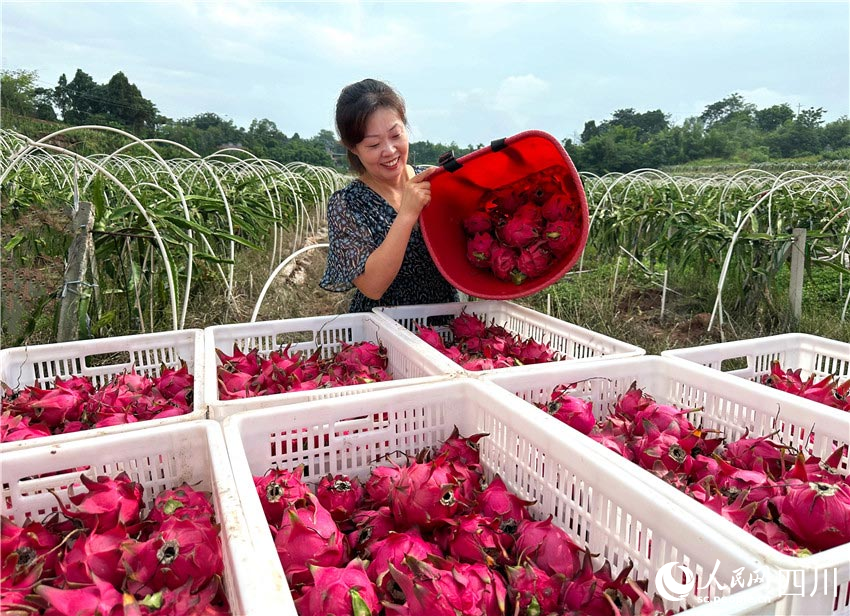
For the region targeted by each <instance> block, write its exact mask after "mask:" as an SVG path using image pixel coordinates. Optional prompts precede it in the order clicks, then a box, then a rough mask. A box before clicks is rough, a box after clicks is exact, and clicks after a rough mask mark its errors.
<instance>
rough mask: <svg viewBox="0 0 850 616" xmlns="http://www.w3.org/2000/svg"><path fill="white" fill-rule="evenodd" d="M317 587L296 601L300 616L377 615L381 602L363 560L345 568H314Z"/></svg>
mask: <svg viewBox="0 0 850 616" xmlns="http://www.w3.org/2000/svg"><path fill="white" fill-rule="evenodd" d="M310 574H311V575H312V577H313V580H312V581H313V585H311V586H309V587H307V588H306V589H305V590H304V594H303V595H302V596H301V597H300V598H299V599H297V600H296V602H295V607H296V608H297V609H298V612H299V614H302V615H305V616H306V615H307V614H311V615H312V614H315V615H317V616H324V615H332V616H366V615H368V614H375V615H377V614H378V612H379V611H380V609H381V603H380V601H379V600H378V595H377V592H376V589H375V585H374V584H373V583H372V581H371V580H370V579H369V577H368V576H367V575H366V571H365V569H364V566H363V561H362V560H360V559H359V558H355V559H354V560H351V561H349V563H348V564H347V565H346V566H345V567H320V566H316V565H311V567H310Z"/></svg>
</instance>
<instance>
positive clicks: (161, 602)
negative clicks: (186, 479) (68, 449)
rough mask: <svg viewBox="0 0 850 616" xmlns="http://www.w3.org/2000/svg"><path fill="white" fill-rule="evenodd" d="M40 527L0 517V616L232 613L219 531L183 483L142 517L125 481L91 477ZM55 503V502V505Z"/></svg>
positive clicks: (134, 487) (200, 495)
mask: <svg viewBox="0 0 850 616" xmlns="http://www.w3.org/2000/svg"><path fill="white" fill-rule="evenodd" d="M81 481H82V483H83V485H84V486H85V488H86V489H87V491H85V492H82V493H76V494H75V493H73V490H72V489H71V488H69V490H68V499H69V501H70V506H66V505H65V504H63V503H62V502H61V501H59V507H60V512H57V513H54V514H50V515H49V516H48V517H47V518H46V519H45V520H44V521H43V522H37V521H33V520H31V519H26V520H24V521H23V523H22V524H20V525H19V524H16V523H15V522H13V521H12V520H10V519H8V518H5V517H3V518H0V531H2V533H1V534H2V537H1V538H0V547H2V563H0V612H2V613H3V614H20V615H24V616H25V615H28V614H44V616H79V615H81V614H100V615H102V616H153V615H156V616H185V615H188V614H206V615H208V616H214V615H217V614H218V615H225V614H229V613H230V610H229V607H228V602H227V597H226V595H225V594H224V590H223V585H222V577H221V576H222V573H223V571H224V564H223V560H222V553H221V544H220V541H219V526H218V524H217V523H216V519H215V511H214V509H213V506H212V504H211V503H210V500H209V495H208V494H207V493H206V492H201V491H196V490H195V489H193V488H192V487H190V486H188V485H186V484H184V485H182V486H181V487H179V488H176V489H173V490H165V491H163V492H160V493H159V494H158V495H157V496H156V497H155V499H154V501H153V504H152V506H151V507H150V509H149V510H148V511H147V512H144V509H145V505H144V499H143V488H142V485H141V484H139V483H137V482H134V481H132V480H131V479H130V477H129V476H128V475H127V474H126V473H123V472H122V473H119V474H118V475H116V476H115V477H114V478H111V477H108V476H100V477H97V479H94V480H92V479H89V478H87V477H86V476H85V475H82V477H81ZM58 500H59V499H58V497H57V501H58Z"/></svg>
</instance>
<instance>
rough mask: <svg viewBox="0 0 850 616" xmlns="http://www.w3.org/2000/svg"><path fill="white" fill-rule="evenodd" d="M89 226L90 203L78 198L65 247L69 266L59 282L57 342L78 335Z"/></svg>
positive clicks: (89, 246) (88, 253)
mask: <svg viewBox="0 0 850 616" xmlns="http://www.w3.org/2000/svg"><path fill="white" fill-rule="evenodd" d="M92 227H94V211H93V210H92V207H91V203H89V202H88V201H80V204H79V207H78V208H77V211H76V213H75V214H74V218H73V221H72V222H71V230H72V233H73V234H74V237H73V239H72V240H71V246H70V247H69V248H68V266H67V267H66V269H65V279H64V284H63V286H62V294H61V298H62V303H61V305H60V308H59V327H58V330H57V332H56V339H57V340H58V341H59V342H67V341H69V340H77V339H79V337H80V336H79V334H80V315H79V308H80V297H81V295H82V293H83V292H84V291H85V288H86V281H85V278H86V272H88V269H89V262H90V261H91V260H92V259H93V258H94V243H93V242H92V238H91V231H92Z"/></svg>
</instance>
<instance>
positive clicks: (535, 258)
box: [516, 241, 553, 278]
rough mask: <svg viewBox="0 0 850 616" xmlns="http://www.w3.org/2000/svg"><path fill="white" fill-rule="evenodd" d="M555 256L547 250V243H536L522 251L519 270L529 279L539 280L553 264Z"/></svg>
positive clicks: (518, 265)
mask: <svg viewBox="0 0 850 616" xmlns="http://www.w3.org/2000/svg"><path fill="white" fill-rule="evenodd" d="M552 261H553V256H552V253H551V252H549V250H547V249H546V242H545V241H541V242H535V243H533V244H531V245H527V246H526V247H525V248H523V249H522V250H520V252H519V257H518V258H517V263H516V266H517V269H518V270H519V271H520V272H521V273H523V274H525V275H526V276H527V277H528V278H539V277H540V276H542V275H543V274H544V273H545V272H546V270H547V269H548V268H549V266H550V265H551V264H552Z"/></svg>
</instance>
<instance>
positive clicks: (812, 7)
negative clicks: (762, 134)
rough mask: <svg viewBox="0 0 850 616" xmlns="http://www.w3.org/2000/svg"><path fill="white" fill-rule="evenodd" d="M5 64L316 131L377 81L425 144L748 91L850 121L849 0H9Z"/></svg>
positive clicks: (555, 130)
mask: <svg viewBox="0 0 850 616" xmlns="http://www.w3.org/2000/svg"><path fill="white" fill-rule="evenodd" d="M0 67H1V68H2V69H3V70H18V69H24V70H32V71H36V72H37V73H38V82H39V85H41V86H43V87H53V86H55V85H56V83H57V81H58V79H59V76H60V75H61V74H63V73H64V74H65V75H66V76H67V78H68V80H69V81H70V80H71V79H72V78H73V75H74V73H75V72H76V70H77V69H82V70H83V71H85V72H86V73H88V74H89V75H90V76H91V77H92V78H93V79H94V80H95V81H96V82H98V83H106V82H108V81H109V79H110V78H111V77H112V75H114V74H115V73H117V72H118V71H123V72H124V74H125V75H126V76H127V78H128V79H129V80H130V82H132V83H134V84H135V85H136V86H137V87H138V88H139V89H140V91H141V93H142V95H143V96H144V97H145V98H147V99H149V100H151V101H152V102H153V103H154V104H155V105H156V106H157V108H158V110H159V112H160V113H161V114H163V115H165V116H167V117H169V118H172V119H181V118H189V117H192V116H194V115H197V114H200V113H206V112H212V113H216V114H218V115H219V116H221V117H223V118H226V119H229V120H232V121H233V122H234V124H236V125H237V126H240V127H243V128H246V129H247V128H248V127H249V126H250V124H251V122H252V120H254V119H269V120H271V121H273V122H274V123H275V124H276V125H277V128H278V129H279V130H280V131H282V132H283V133H285V134H287V135H289V136H292V135H293V134H295V133H298V134H299V135H300V136H301V137H305V138H309V137H312V136H314V135H316V134H318V132H319V131H320V130H322V129H327V130H334V106H335V104H336V98H337V96H338V95H339V92H340V90H341V89H342V88H343V87H344V86H345V85H347V84H349V83H353V82H355V81H359V80H360V79H363V78H366V77H372V78H375V79H381V80H383V81H386V82H387V83H389V84H391V85H392V86H394V87H395V88H396V89H397V90H398V91H399V92H400V93H401V95H402V96H403V97H404V99H405V101H406V104H407V112H408V120H409V123H410V127H411V136H410V138H411V140H412V141H431V142H434V143H443V144H450V143H452V142H454V143H456V144H458V145H460V146H466V145H477V144H488V143H489V142H490V141H492V140H493V139H496V138H499V137H506V136H510V135H513V134H516V133H518V132H520V131H522V130H527V129H537V130H543V131H546V132H548V133H550V134H552V135H554V136H555V137H557V138H558V139H565V138H571V139H573V140H574V141H578V139H579V135H580V134H581V132H582V130H583V128H584V124H585V122H587V121H589V120H595V121H596V123H597V124H599V123H600V122H602V121H604V120H606V119H610V118H611V115H612V114H613V113H614V112H615V111H617V110H619V109H626V108H632V109H634V110H635V111H636V112H646V111H654V110H657V109H660V110H661V111H663V112H664V113H667V114H669V116H670V120H671V122H672V123H674V124H681V123H682V122H683V121H684V120H685V119H686V118H689V117H694V116H698V115H699V114H700V113H702V111H703V110H704V109H705V107H706V106H708V105H710V104H712V103H714V102H717V101H720V100H722V99H724V98H726V97H728V96H729V95H731V94H733V93H738V94H740V95H741V96H742V97H743V98H744V100H745V101H746V102H748V103H752V104H754V105H756V107H757V108H759V109H761V108H764V107H769V106H771V105H776V104H781V103H787V104H789V105H790V106H791V107H792V108H793V109H794V110H795V111H797V110H798V109H806V108H809V107H814V108H818V107H822V108H823V109H825V110H826V114H825V115H824V119H825V120H826V121H827V122H829V121H833V120H835V119H837V118H838V117H840V116H842V115H850V83H848V75H850V1H848V0H836V1H816V0H815V1H807V2H769V1H748V2H706V1H690V2H681V1H680V2H661V1H658V2H615V1H600V2H500V1H495V0H494V1H483V0H482V1H478V2H436V1H431V2H401V1H396V2H365V1H346V2H322V1H319V0H309V1H303V2H259V1H248V0H242V1H238V0H232V1H202V0H175V1H171V2H144V1H139V2H135V1H124V2H117V1H113V2H77V1H74V0H64V1H62V2H40V1H38V0H26V1H24V0H17V1H16V0H0Z"/></svg>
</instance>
